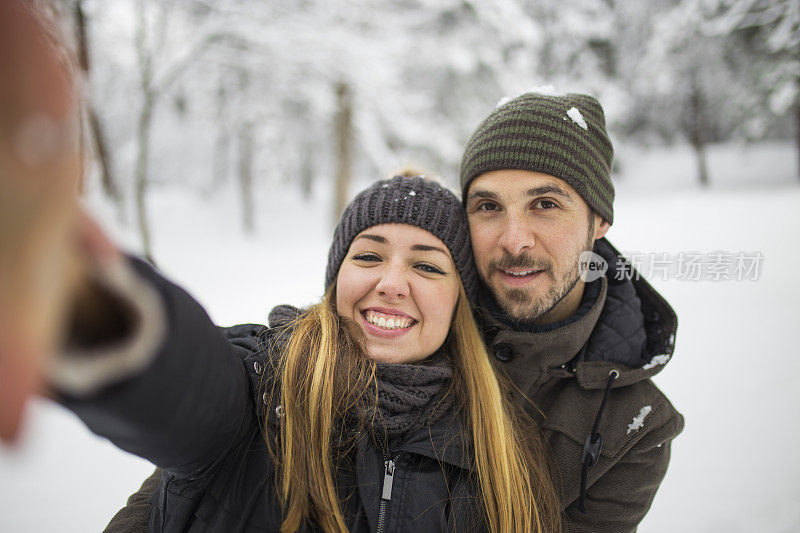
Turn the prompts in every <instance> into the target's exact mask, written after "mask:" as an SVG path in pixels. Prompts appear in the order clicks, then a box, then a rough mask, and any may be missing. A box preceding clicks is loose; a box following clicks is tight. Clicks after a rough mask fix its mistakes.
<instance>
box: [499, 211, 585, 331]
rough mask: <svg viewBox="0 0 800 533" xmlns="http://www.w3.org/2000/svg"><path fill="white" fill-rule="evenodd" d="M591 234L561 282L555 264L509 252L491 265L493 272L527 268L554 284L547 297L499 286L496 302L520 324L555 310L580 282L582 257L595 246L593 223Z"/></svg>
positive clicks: (561, 278) (571, 262)
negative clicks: (554, 269)
mask: <svg viewBox="0 0 800 533" xmlns="http://www.w3.org/2000/svg"><path fill="white" fill-rule="evenodd" d="M589 229H590V231H589V235H588V238H587V241H586V243H585V245H584V247H583V249H581V250H579V251H578V253H577V254H575V257H574V258H573V260H572V261H570V263H569V269H568V270H567V271H566V272H565V273H564V275H563V276H561V277H560V279H555V273H554V272H553V265H552V264H551V263H550V262H549V261H543V260H538V261H537V260H535V259H534V258H533V257H531V256H529V255H527V254H520V255H517V256H513V255H511V254H509V253H506V254H505V255H503V257H502V258H500V260H499V261H493V262H492V263H490V265H489V267H490V269H494V270H507V269H510V268H524V269H533V270H541V271H542V272H541V273H540V274H539V276H550V278H551V279H552V280H553V284H552V285H550V288H549V289H548V290H547V292H546V293H545V294H541V295H539V294H536V293H534V294H531V293H529V292H528V291H526V290H525V289H506V288H500V287H498V288H497V290H496V291H493V292H494V293H495V294H494V295H495V298H496V299H497V303H499V304H500V307H501V308H502V309H503V311H504V312H505V313H506V315H507V316H508V317H509V318H511V319H513V320H516V321H517V322H533V321H535V320H537V319H539V318H540V317H542V316H543V315H545V314H547V313H549V312H550V311H552V310H553V309H554V308H555V307H556V306H557V305H558V304H559V303H560V302H561V301H562V300H563V299H564V298H565V297H566V296H567V295H568V294H569V293H570V292H571V291H572V289H574V288H575V285H577V284H578V281H580V264H579V263H580V262H579V258H580V254H581V253H583V252H584V251H586V250H592V248H593V247H594V224H590V228H589Z"/></svg>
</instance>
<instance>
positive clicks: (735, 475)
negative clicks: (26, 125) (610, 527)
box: [0, 144, 800, 533]
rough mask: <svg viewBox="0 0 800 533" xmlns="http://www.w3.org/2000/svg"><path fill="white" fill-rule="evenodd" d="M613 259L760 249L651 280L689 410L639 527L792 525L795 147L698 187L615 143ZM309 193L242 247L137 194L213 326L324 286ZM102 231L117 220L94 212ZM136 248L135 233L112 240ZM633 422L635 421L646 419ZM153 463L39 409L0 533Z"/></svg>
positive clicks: (10, 478) (66, 527) (263, 220)
mask: <svg viewBox="0 0 800 533" xmlns="http://www.w3.org/2000/svg"><path fill="white" fill-rule="evenodd" d="M618 154H619V157H620V164H621V167H620V168H621V172H622V173H623V174H622V177H621V179H620V180H618V182H617V190H618V195H617V201H616V204H615V206H616V209H615V224H614V227H613V228H612V230H611V231H610V232H609V239H610V240H611V242H612V243H614V244H615V245H616V246H617V247H618V248H619V249H620V250H623V251H630V252H639V253H658V252H666V253H670V254H677V253H679V252H683V251H699V252H712V251H718V250H728V251H732V252H740V251H744V252H761V253H762V254H763V262H762V264H761V271H760V277H759V279H758V280H757V281H719V282H712V281H679V280H676V279H659V278H658V277H655V278H652V279H651V282H652V283H653V285H654V286H655V287H656V288H657V289H658V290H659V291H660V292H661V293H662V294H663V295H664V296H665V297H666V298H667V299H668V300H669V301H670V303H671V304H672V305H673V307H674V308H675V309H676V311H677V313H678V318H679V329H678V336H677V345H676V351H675V356H674V358H673V360H672V361H670V363H669V364H668V366H667V367H666V368H665V369H664V370H663V371H662V372H661V373H660V374H659V375H658V376H657V379H656V382H657V384H658V385H659V387H661V388H662V389H663V390H664V391H665V392H666V393H667V394H668V396H669V398H670V399H671V400H672V402H673V404H674V405H675V406H676V407H677V408H678V410H680V411H681V412H682V413H683V414H684V416H685V417H686V429H685V430H684V433H683V434H682V435H681V436H680V437H679V438H678V439H677V440H676V441H675V443H674V445H673V448H672V462H671V465H670V468H669V471H668V473H667V477H666V479H665V480H664V483H663V484H662V487H661V490H660V491H659V494H658V496H657V498H656V500H655V503H654V504H653V507H652V509H651V511H650V513H649V514H648V516H647V517H646V518H645V520H644V522H643V523H642V525H641V527H640V528H639V531H641V532H643V533H661V532H672V531H686V532H703V533H714V532H725V533H737V532H742V533H744V532H752V531H769V532H778V533H781V532H786V533H788V532H793V531H798V530H800V508H798V507H797V505H796V502H798V501H800V460H799V459H798V456H797V453H796V443H797V442H798V440H799V439H800V417H798V416H797V415H796V413H795V412H794V411H795V408H796V406H797V405H798V400H800V393H798V390H800V357H798V355H800V349H798V342H797V340H796V338H794V337H793V333H794V332H795V331H796V329H797V325H798V324H800V308H798V306H797V305H796V303H795V300H796V299H797V297H798V296H800V277H799V276H798V274H797V273H796V271H797V269H796V265H797V263H798V260H800V252H799V251H798V249H797V243H798V238H797V235H798V234H800V209H798V208H800V180H799V179H798V178H797V167H796V165H797V162H796V161H797V157H796V153H795V152H794V151H793V149H792V147H791V145H778V144H776V145H765V146H757V147H749V148H744V147H739V146H724V147H712V149H711V150H710V153H709V156H710V170H711V174H712V176H711V181H712V183H713V184H714V186H713V187H712V188H711V189H709V190H701V189H699V188H698V187H697V186H696V185H695V184H694V181H693V176H694V166H693V161H692V158H691V152H690V151H689V150H687V149H680V148H679V149H670V150H667V149H659V150H634V149H631V148H625V147H622V148H621V149H619V150H618ZM321 197H322V195H321V194H320V195H318V198H317V199H315V200H314V201H313V202H312V203H310V204H304V203H302V202H301V201H300V199H299V198H298V197H296V196H295V194H294V193H293V192H289V193H286V192H281V194H278V191H271V192H268V193H267V192H265V193H264V194H263V195H262V197H260V198H259V202H258V203H257V205H258V206H259V216H258V227H259V231H258V233H257V235H256V236H255V237H251V238H246V237H242V236H240V232H239V230H238V228H239V215H238V209H237V204H236V197H235V195H234V194H221V195H218V196H217V197H215V198H214V200H213V202H211V201H204V200H202V199H200V198H194V197H185V195H182V193H181V191H176V190H159V191H157V192H154V193H153V194H152V195H151V197H150V204H149V205H150V210H151V213H152V217H153V219H154V221H155V224H154V225H155V231H154V234H155V255H156V258H157V259H158V261H159V265H160V267H161V268H162V270H163V271H164V272H165V273H166V274H167V275H168V276H170V277H171V278H173V279H175V280H176V281H178V282H179V283H180V284H181V285H182V286H184V287H185V288H187V289H188V290H189V291H190V292H191V293H192V294H194V295H195V297H196V298H198V300H199V301H200V302H201V303H203V304H204V305H205V306H206V308H207V309H208V311H209V313H210V315H211V316H212V318H213V319H214V320H215V321H216V322H218V323H220V324H233V323H238V322H260V321H263V320H264V317H265V316H266V313H267V312H268V310H269V309H270V307H271V306H272V305H275V304H278V303H294V304H301V305H302V304H306V303H310V302H312V301H314V300H315V299H316V298H318V297H319V295H320V293H321V292H322V283H323V277H324V265H325V261H326V257H327V249H328V244H329V242H328V241H329V236H330V228H329V226H328V220H329V218H330V217H329V214H328V211H327V208H326V204H325V202H323V201H322V200H321V199H320V198H321ZM92 204H93V205H94V206H95V207H94V208H93V210H94V211H95V212H96V213H97V214H98V216H99V218H100V219H101V220H103V221H104V223H105V224H106V225H107V226H118V224H117V223H116V221H115V216H114V215H113V213H111V211H110V210H109V209H108V208H107V207H106V206H103V205H101V204H98V203H97V202H92ZM112 233H113V234H114V235H115V237H116V239H117V240H118V242H123V243H127V244H128V245H129V246H130V247H131V249H135V248H136V246H135V243H136V239H135V238H134V237H133V236H131V233H130V230H125V229H119V228H116V227H115V229H113V231H112ZM645 423H646V420H645ZM151 469H152V466H151V465H150V464H149V463H147V462H146V461H143V460H141V459H138V458H136V457H133V456H130V455H128V454H125V453H123V452H119V451H118V450H116V449H115V448H114V447H113V446H111V445H110V444H109V443H107V442H105V441H104V440H102V439H99V438H97V437H94V436H93V435H92V434H91V433H89V432H88V431H87V430H86V429H85V428H84V427H83V426H82V424H81V423H80V421H78V420H77V419H76V418H75V417H74V416H73V415H71V414H70V413H68V412H66V411H64V410H63V409H61V408H60V407H58V406H55V405H53V404H51V403H48V402H46V401H37V402H35V403H34V404H33V405H32V406H31V410H30V416H29V418H28V420H27V428H26V431H25V433H24V436H23V439H22V442H21V443H20V446H18V447H17V448H15V449H9V448H0V531H3V532H5V531H9V532H41V531H62V532H70V531H75V532H84V531H99V530H101V529H102V528H103V527H104V525H105V524H106V522H107V521H108V519H109V518H110V517H111V516H112V515H113V514H114V513H115V512H116V510H118V509H119V508H120V507H121V506H122V505H123V504H124V502H125V499H126V498H127V496H128V495H129V494H130V493H131V492H133V491H134V490H135V489H136V488H137V486H138V484H139V483H140V482H141V481H142V480H143V479H144V478H145V477H146V476H147V475H148V474H149V472H150V471H151Z"/></svg>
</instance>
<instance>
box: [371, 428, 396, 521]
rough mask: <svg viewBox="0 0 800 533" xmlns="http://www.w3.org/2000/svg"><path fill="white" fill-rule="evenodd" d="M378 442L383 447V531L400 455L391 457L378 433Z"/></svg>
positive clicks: (381, 504) (380, 517)
mask: <svg viewBox="0 0 800 533" xmlns="http://www.w3.org/2000/svg"><path fill="white" fill-rule="evenodd" d="M376 438H377V439H378V442H379V444H380V446H381V448H383V450H386V451H383V486H382V489H381V503H380V507H379V509H378V531H377V533H383V531H384V529H385V528H386V512H387V511H388V508H389V502H390V501H391V499H392V485H393V484H394V473H395V469H396V468H397V459H398V458H399V457H400V456H399V455H396V456H395V457H394V458H392V457H389V452H388V450H387V449H386V448H385V447H384V445H383V439H381V438H380V436H377V435H376Z"/></svg>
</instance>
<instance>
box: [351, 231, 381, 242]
mask: <svg viewBox="0 0 800 533" xmlns="http://www.w3.org/2000/svg"><path fill="white" fill-rule="evenodd" d="M358 239H369V240H371V241H375V242H379V243H381V244H386V238H385V237H381V236H380V235H373V234H371V233H363V234H361V235H358V236H357V237H356V238H355V239H353V242H355V241H357V240H358Z"/></svg>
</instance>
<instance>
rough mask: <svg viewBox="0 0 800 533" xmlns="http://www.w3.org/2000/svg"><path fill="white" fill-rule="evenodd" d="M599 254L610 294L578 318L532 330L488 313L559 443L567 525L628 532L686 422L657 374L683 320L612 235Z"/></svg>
mask: <svg viewBox="0 0 800 533" xmlns="http://www.w3.org/2000/svg"><path fill="white" fill-rule="evenodd" d="M595 252H597V253H599V254H600V255H602V256H603V257H604V259H606V261H607V262H608V263H609V265H610V268H609V272H608V274H607V276H606V277H604V278H602V279H601V280H600V281H601V283H602V287H601V289H600V296H599V297H598V298H597V300H596V302H595V303H594V305H593V306H592V307H591V309H589V310H588V312H586V314H585V315H583V316H582V317H581V318H579V319H578V320H575V321H572V322H571V323H569V324H566V325H564V326H563V327H558V328H556V329H554V330H549V331H539V332H527V331H519V330H513V329H511V328H510V327H508V326H506V325H503V324H501V323H500V322H498V321H497V320H495V319H494V318H493V317H492V315H491V314H490V313H489V312H488V311H483V312H482V314H481V317H482V319H483V323H484V331H485V332H486V340H487V344H488V346H489V348H490V351H492V352H493V353H494V354H495V356H496V357H497V358H498V359H500V360H501V361H502V364H501V368H503V369H504V370H505V371H506V372H507V374H508V376H509V377H510V378H511V380H512V381H513V383H514V384H515V386H516V387H517V388H518V389H519V390H520V392H521V393H524V395H525V396H526V397H527V399H529V400H530V401H527V400H525V399H523V400H522V402H523V404H524V405H526V406H527V411H528V413H529V414H530V415H531V416H532V417H533V418H534V420H536V421H537V422H538V423H539V425H540V427H541V428H542V430H543V432H544V436H545V440H546V441H547V443H548V444H549V446H550V449H551V451H552V456H553V458H554V460H555V467H556V473H555V477H556V484H557V487H558V489H559V493H560V498H561V502H562V504H563V507H564V509H565V515H566V516H565V530H566V531H574V532H583V531H585V532H593V533H602V532H614V533H619V532H627V531H634V530H635V529H636V526H637V525H638V524H639V522H640V521H641V519H642V518H643V517H644V515H645V514H646V513H647V511H648V509H649V508H650V505H651V503H652V501H653V498H654V497H655V494H656V491H657V490H658V487H659V485H660V483H661V481H662V479H663V478H664V475H665V474H666V470H667V465H668V464H669V458H670V444H671V441H672V439H673V438H675V436H677V435H678V434H679V433H680V432H681V430H682V429H683V416H681V414H680V413H678V412H677V411H676V410H675V408H674V407H673V406H672V404H670V402H669V400H667V398H666V396H664V394H663V393H662V392H661V391H660V390H659V389H658V388H657V387H656V386H655V385H654V384H653V382H652V381H651V379H650V378H651V377H652V376H654V375H655V374H657V373H658V372H660V371H661V370H662V369H663V368H664V366H665V364H666V363H667V362H668V361H669V359H670V358H671V357H672V353H673V349H674V343H675V330H676V327H677V318H676V316H675V313H674V311H673V310H672V308H671V307H670V306H669V304H668V303H667V302H666V301H665V300H664V299H663V298H662V297H661V296H660V295H659V294H658V293H657V292H656V291H655V290H654V289H653V288H652V287H651V286H650V284H649V283H647V282H646V281H645V280H644V279H643V278H641V279H637V277H638V276H637V275H636V272H635V271H634V270H633V269H632V268H630V266H629V265H627V264H625V263H624V260H622V259H621V257H620V255H619V253H618V252H617V251H616V250H615V249H614V248H613V246H611V244H610V243H608V241H606V240H605V239H602V240H601V241H598V243H597V244H596V246H595ZM618 278H622V279H618ZM615 371H616V372H615ZM609 384H610V387H611V389H610V391H609V393H608V399H607V401H606V402H605V406H604V408H603V409H602V413H601V416H600V420H599V424H598V426H597V431H596V432H593V426H594V425H595V423H596V421H597V418H598V412H599V411H600V410H601V404H603V398H604V396H605V394H606V388H607V387H608V386H609ZM597 434H599V435H601V437H602V446H601V447H600V449H599V456H598V458H597V462H596V464H594V465H593V466H590V467H588V468H586V469H585V470H586V481H585V485H586V487H585V509H586V512H585V513H584V512H581V511H580V510H579V499H580V493H581V477H582V474H583V472H582V470H584V468H583V452H584V448H585V446H586V445H587V438H590V440H592V441H595V442H596V435H597ZM590 435H591V436H592V437H590ZM588 462H591V461H588Z"/></svg>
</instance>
